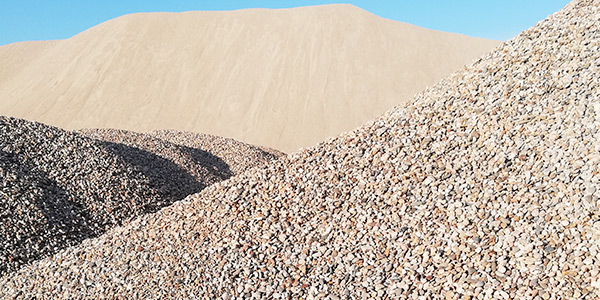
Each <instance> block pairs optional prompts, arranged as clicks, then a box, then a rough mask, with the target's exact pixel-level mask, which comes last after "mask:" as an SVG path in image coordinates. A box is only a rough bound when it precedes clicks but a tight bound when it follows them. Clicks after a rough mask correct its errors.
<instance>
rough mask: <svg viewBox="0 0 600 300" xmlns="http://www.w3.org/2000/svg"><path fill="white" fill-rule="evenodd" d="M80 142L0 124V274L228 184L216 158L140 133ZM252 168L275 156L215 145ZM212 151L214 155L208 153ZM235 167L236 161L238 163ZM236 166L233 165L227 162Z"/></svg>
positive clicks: (29, 126) (5, 121)
mask: <svg viewBox="0 0 600 300" xmlns="http://www.w3.org/2000/svg"><path fill="white" fill-rule="evenodd" d="M85 134H86V135H88V136H93V137H97V138H102V140H103V141H99V140H94V139H90V138H86V137H85V136H83V135H81V134H78V133H73V132H68V131H64V130H61V129H58V128H55V127H51V126H46V125H43V124H40V123H34V122H28V121H24V120H19V119H14V118H7V117H0V173H1V175H2V176H0V180H1V181H0V183H1V185H0V187H1V189H0V245H1V247H0V273H5V272H7V271H12V270H15V269H18V268H19V267H20V266H22V265H23V264H26V263H28V262H30V261H32V260H35V259H39V258H41V257H44V256H46V255H48V254H54V253H56V252H57V251H59V250H60V249H63V248H65V247H67V246H70V245H74V244H77V243H79V242H80V241H82V240H83V239H86V238H90V237H95V236H98V235H99V234H101V233H103V232H105V231H106V229H107V228H109V227H112V226H114V225H117V224H121V223H122V222H124V221H127V220H129V219H131V218H132V217H135V216H139V215H141V214H143V213H147V212H154V211H156V210H157V209H159V208H161V207H163V206H165V205H169V204H171V203H173V202H174V201H176V200H180V199H182V198H183V197H185V196H187V195H189V194H191V193H195V192H198V191H200V190H202V189H203V188H205V187H206V186H208V185H210V184H213V183H215V182H218V181H220V180H223V179H226V178H228V177H230V176H231V175H232V174H233V172H232V171H231V170H230V168H229V163H231V162H232V160H231V159H230V160H229V162H224V161H223V160H222V159H220V158H219V157H218V155H220V154H219V153H218V152H207V151H205V150H202V149H198V148H193V147H184V146H179V145H175V144H172V143H170V142H167V141H163V140H161V139H158V138H153V137H150V136H146V135H143V134H136V133H133V132H125V131H117V130H88V131H86V133H85ZM202 138H205V139H206V141H205V142H210V143H211V144H213V145H221V146H222V147H224V145H226V146H231V147H233V148H234V150H236V151H237V153H238V155H240V156H244V157H245V159H247V160H254V161H253V163H252V164H246V165H241V166H235V168H244V167H249V166H250V165H252V166H255V165H258V164H259V163H264V162H265V161H267V160H270V159H273V158H275V156H273V155H270V154H269V153H266V152H264V153H265V154H264V155H263V156H260V155H257V154H256V151H258V150H256V151H251V150H252V149H253V147H252V146H249V145H245V144H242V143H239V142H237V146H236V143H235V142H234V141H231V140H228V139H222V138H216V137H202ZM216 147H217V146H215V147H214V148H216ZM239 161H240V162H241V161H242V160H239ZM235 162H237V161H235Z"/></svg>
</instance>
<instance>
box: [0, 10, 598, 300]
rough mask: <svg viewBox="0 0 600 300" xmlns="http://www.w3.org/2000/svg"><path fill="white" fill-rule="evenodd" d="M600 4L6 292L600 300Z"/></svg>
mask: <svg viewBox="0 0 600 300" xmlns="http://www.w3.org/2000/svg"><path fill="white" fill-rule="evenodd" d="M599 26H600V2H599V1H590V0H576V1H573V2H571V3H570V4H568V5H567V6H566V7H565V8H564V9H563V10H561V11H559V12H557V13H555V14H554V15H552V16H550V17H548V18H547V19H545V20H543V21H541V22H539V23H538V24H537V25H536V26H534V27H533V28H531V29H529V30H526V31H525V32H523V33H522V34H521V35H519V36H517V37H515V38H513V39H511V40H510V41H508V42H507V43H505V44H504V45H503V46H501V47H499V48H497V49H496V50H494V51H493V52H491V53H490V54H488V55H486V56H484V57H483V58H481V59H480V60H478V61H476V62H475V63H474V64H472V65H470V66H468V67H465V68H464V69H463V70H461V71H459V72H457V73H455V74H453V75H452V76H450V77H449V78H447V79H445V80H443V81H442V82H440V83H439V84H437V85H435V86H433V87H431V88H429V89H427V90H426V91H424V92H422V93H421V94H419V95H417V96H416V98H415V101H414V103H413V104H411V105H409V106H407V107H398V108H395V109H393V110H391V111H389V112H388V113H386V114H384V115H383V116H382V117H380V118H378V119H377V120H375V121H373V122H370V123H368V124H366V125H364V126H363V127H361V128H358V129H357V130H354V131H352V132H349V133H346V134H343V135H341V136H339V137H336V138H333V139H330V140H328V141H325V142H323V143H321V144H319V145H318V146H316V147H314V148H309V149H305V150H303V151H301V152H299V153H295V154H292V155H289V156H288V157H284V158H282V159H280V160H277V161H274V162H273V163H270V164H268V165H265V167H263V168H255V169H252V170H251V171H249V172H246V173H244V174H240V175H238V176H235V177H232V178H230V179H229V180H226V181H222V182H219V183H217V184H215V185H212V186H211V187H208V188H206V189H204V190H203V191H202V192H200V193H198V194H194V195H191V196H189V197H187V198H186V199H184V200H182V201H179V202H176V203H174V204H173V205H171V206H169V207H166V208H164V209H162V210H160V211H158V212H156V213H155V214H152V215H145V216H142V217H140V218H137V219H136V220H134V221H132V222H131V223H129V224H127V225H126V226H122V227H116V228H114V229H112V230H110V231H108V232H107V233H106V234H104V235H102V236H100V237H99V238H95V239H88V240H86V241H84V242H83V243H81V244H80V245H78V246H75V247H71V248H68V249H66V250H64V251H61V252H60V253H58V254H56V255H54V256H53V257H51V258H48V259H43V260H39V261H36V262H35V263H33V264H31V265H29V266H27V267H25V268H23V269H21V270H19V271H17V272H14V273H10V274H6V275H4V276H3V277H2V278H1V279H0V296H4V297H9V298H10V297H11V296H12V297H15V298H30V297H39V298H65V299H66V298H111V299H130V298H145V299H164V298H174V299H175V298H176V299H228V300H229V299H271V298H273V299H290V298H292V299H333V300H335V299H371V298H376V299H598V298H599V297H600V281H599V271H600V248H599V245H600V202H599V200H598V195H599V188H600V186H599V185H600V174H599V172H600V167H599V162H600V132H599V130H600V76H598V74H600V30H599Z"/></svg>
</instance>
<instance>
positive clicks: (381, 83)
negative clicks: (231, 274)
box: [0, 5, 500, 152]
mask: <svg viewBox="0 0 600 300" xmlns="http://www.w3.org/2000/svg"><path fill="white" fill-rule="evenodd" d="M499 44H500V43H499V42H496V41H489V40H483V39H476V38H470V37H466V36H463V35H458V34H450V33H443V32H437V31H432V30H426V29H423V28H419V27H416V26H412V25H409V24H404V23H400V22H395V21H390V20H386V19H383V18H380V17H377V16H375V15H372V14H370V13H368V12H366V11H363V10H361V9H359V8H357V7H354V6H350V5H330V6H316V7H305V8H296V9H282V10H265V9H251V10H241V11H231V12H186V13H149V14H134V15H127V16H123V17H119V18H116V19H113V20H110V21H107V22H105V23H102V24H100V25H98V26H96V27H93V28H91V29H89V30H87V31H84V32H82V33H80V34H78V35H76V36H74V37H72V38H70V39H67V40H60V41H51V42H33V43H19V44H15V45H7V46H3V47H0V65H1V66H2V70H0V99H2V101H0V113H1V114H3V115H9V116H14V117H18V118H24V119H28V120H34V121H40V122H43V123H46V124H50V125H54V126H58V127H61V128H66V129H81V128H120V129H127V130H134V131H137V132H145V131H149V130H155V129H176V130H184V131H193V132H202V133H207V134H213V135H217V136H223V137H231V138H235V139H236V140H240V141H244V142H248V143H250V144H254V145H262V146H267V147H272V148H275V149H279V150H282V151H284V152H292V151H296V150H298V149H299V148H300V147H305V146H313V145H315V144H316V143H317V142H319V141H322V140H324V139H325V138H327V137H330V136H334V135H337V134H339V133H341V132H343V131H347V130H351V129H354V128H356V127H357V126H360V125H361V124H363V123H364V122H366V121H368V120H371V119H373V118H375V117H376V116H378V115H380V114H381V113H383V112H384V111H386V110H388V109H390V108H392V107H393V106H394V105H396V104H399V103H403V102H406V101H408V100H410V99H411V98H412V97H413V96H414V94H416V93H417V92H419V91H421V90H422V89H424V88H425V87H426V86H429V85H432V84H434V83H435V82H437V81H438V80H440V79H441V78H443V77H444V76H447V75H448V74H450V73H451V72H453V71H455V70H457V69H459V68H460V67H461V66H463V65H464V64H467V63H470V62H472V60H474V59H476V58H477V57H479V56H480V55H482V54H484V53H485V52H488V51H490V50H491V49H492V48H493V47H495V46H497V45H499Z"/></svg>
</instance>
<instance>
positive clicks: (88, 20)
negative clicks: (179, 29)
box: [0, 0, 569, 45]
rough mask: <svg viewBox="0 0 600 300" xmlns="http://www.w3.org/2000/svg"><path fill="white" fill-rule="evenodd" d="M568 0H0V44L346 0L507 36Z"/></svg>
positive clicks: (387, 13)
mask: <svg viewBox="0 0 600 300" xmlns="http://www.w3.org/2000/svg"><path fill="white" fill-rule="evenodd" d="M568 2H569V0H421V1H417V0H395V1H394V0H380V1H375V0H345V1H339V0H328V1H327V0H324V1H320V0H305V1H300V0H286V1H252V0H240V1H231V0H229V1H228V0H221V1H218V0H170V1H169V0H162V1H158V0H120V1H115V0H105V1H99V0H95V1H92V0H0V45H4V44H9V43H13V42H19V41H28V40H50V39H64V38H68V37H71V36H73V35H75V34H77V33H79V32H81V31H83V30H86V29H88V28H90V27H92V26H94V25H97V24H100V23H102V22H104V21H106V20H109V19H112V18H115V17H118V16H121V15H125V14H129V13H135V12H153V11H175V12H176V11H188V10H233V9H242V8H252V7H264V8H284V7H298V6H307V5H319V4H328V3H351V4H354V5H356V6H358V7H360V8H362V9H365V10H367V11H370V12H371V13H374V14H376V15H379V16H381V17H384V18H388V19H392V20H397V21H402V22H406V23H411V24H414V25H418V26H422V27H425V28H430V29H436V30H441V31H447V32H456V33H462V34H466V35H469V36H475V37H483V38H489V39H496V40H507V39H509V38H511V37H513V36H515V35H517V34H518V33H519V32H521V31H523V30H525V29H527V28H529V27H531V26H533V25H534V24H535V23H537V22H538V21H540V20H542V19H544V18H545V17H546V16H548V15H549V14H552V13H554V12H556V11H557V10H559V9H560V8H562V7H563V6H565V5H566V4H567V3H568Z"/></svg>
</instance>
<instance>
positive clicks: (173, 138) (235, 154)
mask: <svg viewBox="0 0 600 300" xmlns="http://www.w3.org/2000/svg"><path fill="white" fill-rule="evenodd" d="M147 134H148V135H151V136H153V137H156V138H159V139H162V140H165V141H169V142H172V143H174V144H178V145H181V146H185V147H191V148H195V149H202V150H204V151H206V152H210V153H214V154H215V155H218V156H219V158H220V159H222V160H223V161H224V162H225V163H226V164H227V165H229V166H230V167H231V171H232V172H233V173H234V174H240V173H243V172H244V171H246V170H249V169H252V168H255V167H258V166H262V165H263V164H265V163H267V162H269V161H271V160H274V159H277V158H280V157H282V156H284V155H285V153H283V152H281V151H278V150H275V149H271V148H267V147H260V146H253V145H249V144H245V143H241V142H238V141H236V140H234V139H229V138H223V137H217V136H213V135H210V134H204V133H196V132H186V131H175V130H155V131H151V132H148V133H147Z"/></svg>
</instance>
